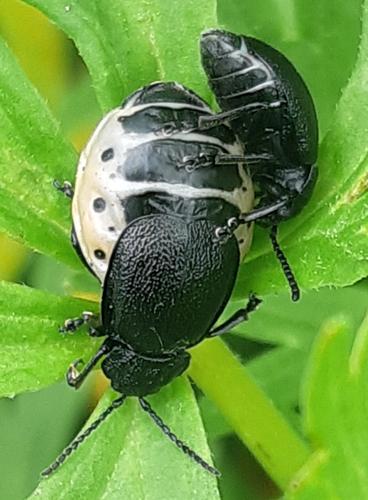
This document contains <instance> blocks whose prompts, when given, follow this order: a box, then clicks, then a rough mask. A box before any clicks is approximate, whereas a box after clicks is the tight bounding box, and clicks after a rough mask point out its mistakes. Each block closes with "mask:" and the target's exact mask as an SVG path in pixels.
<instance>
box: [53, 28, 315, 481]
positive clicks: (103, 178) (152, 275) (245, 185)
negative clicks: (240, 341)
mask: <svg viewBox="0 0 368 500" xmlns="http://www.w3.org/2000/svg"><path fill="white" fill-rule="evenodd" d="M232 37H233V38H232ZM239 39H240V43H241V45H240V46H239V47H235V46H234V44H233V46H231V44H232V43H233V42H234V40H235V42H234V43H235V44H237V43H238V40H239ZM229 40H230V42H229ZM242 40H243V39H242V38H241V37H236V36H235V35H231V34H225V35H224V33H223V32H220V31H211V32H209V34H205V35H204V36H203V38H202V44H201V48H202V59H203V63H204V67H205V70H206V71H207V74H208V76H209V78H210V83H211V86H212V87H213V89H214V91H215V93H216V97H217V99H218V101H219V103H220V105H221V106H223V108H224V110H225V111H224V112H222V113H220V114H217V115H214V114H213V113H212V111H211V109H210V108H209V107H208V105H207V104H206V103H204V101H203V100H202V99H200V98H199V97H198V96H197V95H196V94H194V93H193V92H191V91H190V90H188V89H186V88H184V87H183V86H181V85H179V84H177V83H174V82H169V83H165V82H158V83H153V84H151V85H149V86H147V87H144V88H143V89H140V90H138V91H137V92H135V93H134V94H132V95H131V96H130V97H129V98H128V99H127V100H126V101H125V102H124V104H123V106H122V107H121V108H118V109H115V110H113V111H111V112H110V113H109V114H108V115H107V116H106V117H105V118H104V119H103V120H102V122H101V123H100V124H99V125H98V127H97V129H96V131H95V132H94V134H93V136H92V138H91V139H90V141H89V143H88V144H87V146H86V148H85V150H84V151H83V152H82V154H81V158H80V162H79V165H78V171H77V179H76V185H75V193H73V188H72V186H71V184H70V183H68V182H66V183H64V185H63V186H62V185H60V184H59V183H58V182H55V186H56V187H57V188H58V189H60V190H61V191H63V192H64V193H65V194H66V195H67V196H69V197H72V198H73V208H72V212H73V230H72V242H73V245H74V246H75V248H76V250H77V252H78V253H79V255H80V257H81V258H82V260H83V261H84V262H85V264H86V265H87V267H88V268H89V269H90V270H91V271H92V272H93V273H94V274H95V275H96V276H97V277H98V278H99V280H100V281H101V284H102V286H103V295H102V303H101V316H100V318H95V317H94V316H93V315H92V314H91V313H84V314H83V315H82V316H81V317H80V318H75V319H71V320H67V321H66V322H65V325H64V327H62V328H61V330H62V331H64V332H65V331H74V330H75V329H76V328H78V327H79V326H81V325H82V324H84V323H89V324H90V326H89V332H90V334H91V335H97V336H105V337H106V339H105V341H104V342H103V343H102V345H101V347H100V349H99V350H98V352H97V353H96V354H95V356H94V357H93V358H92V359H91V360H90V361H89V362H88V363H87V364H86V365H85V366H84V368H83V370H82V371H81V372H79V371H78V369H77V366H78V364H79V363H80V361H77V362H75V363H73V364H72V365H71V367H70V369H69V370H68V372H67V381H68V383H69V384H70V385H71V386H73V387H76V388H77V387H79V386H80V384H81V383H82V382H83V380H84V379H85V377H86V376H87V375H88V373H89V372H90V371H91V370H92V368H93V367H94V366H95V365H96V364H97V363H98V362H99V361H100V360H101V359H103V361H102V370H103V372H104V374H105V375H106V376H107V377H108V378H109V379H110V380H111V385H112V387H113V388H114V389H115V390H116V391H117V392H120V393H121V394H122V395H121V396H120V397H119V398H118V399H116V400H115V401H114V402H113V403H112V405H111V406H110V407H109V408H107V410H105V411H104V412H103V413H102V414H101V415H100V417H99V418H98V419H97V420H96V421H95V422H94V423H93V424H92V425H91V426H90V427H89V428H88V429H87V430H86V431H85V432H84V433H82V434H81V435H80V436H79V437H77V438H76V439H75V440H74V441H73V443H72V444H71V445H70V446H68V447H67V448H66V449H65V450H64V451H63V452H62V454H61V455H60V456H59V457H58V458H57V460H56V461H55V462H54V463H53V464H52V465H51V466H50V467H48V468H47V469H46V470H45V471H44V472H43V475H45V476H47V475H49V474H50V473H52V472H53V471H54V470H55V469H57V468H58V467H59V466H60V465H61V464H62V463H63V462H64V460H65V459H66V458H67V457H68V456H69V455H70V453H71V452H72V451H74V450H75V449H76V448H77V447H78V446H79V445H80V443H82V441H83V440H84V439H85V438H86V437H87V436H88V435H89V434H90V433H91V432H92V431H93V430H94V429H96V428H97V427H98V425H100V424H101V423H102V422H103V420H104V419H105V418H106V417H107V416H108V415H109V414H110V413H111V412H112V411H113V410H114V409H116V408H118V407H119V406H121V405H122V404H123V402H124V400H125V398H126V397H127V396H136V397H138V398H139V402H140V404H141V407H142V408H143V410H145V411H146V412H147V413H148V414H149V415H150V416H151V417H152V419H153V421H154V422H155V423H156V424H157V425H158V426H159V428H160V429H161V430H162V431H163V432H164V434H166V436H167V437H168V438H169V439H171V440H172V441H173V442H174V443H175V444H176V445H177V446H178V447H179V448H180V449H181V450H182V451H183V452H184V453H186V454H187V455H189V456H190V457H191V458H192V459H194V460H195V461H196V462H197V463H199V464H200V465H201V466H203V467H204V468H205V469H206V470H208V471H209V472H212V473H214V474H219V473H218V471H217V470H216V469H215V468H214V467H212V466H211V465H209V464H207V463H206V462H205V461H204V460H203V459H202V458H201V457H199V456H198V455H197V454H196V453H195V452H194V451H193V450H191V449H190V448H189V447H188V446H187V445H186V444H185V443H183V442H182V441H180V440H179V439H178V438H177V437H176V436H175V434H173V433H172V432H171V430H170V429H169V428H168V427H167V426H166V425H165V424H164V423H163V421H162V420H161V419H160V417H159V416H158V415H157V414H156V413H155V412H154V410H153V409H152V407H151V406H150V404H149V403H148V401H147V400H146V399H145V398H144V396H146V395H148V394H152V393H154V392H156V391H158V390H159V389H160V388H161V387H163V386H164V385H166V384H168V383H169V382H170V381H171V380H172V379H173V378H175V377H176V376H178V375H180V374H181V373H183V371H184V370H185V369H186V368H187V366H188V364H189V360H190V356H189V354H188V352H187V349H188V348H190V347H192V346H193V345H196V344H198V343H199V342H201V341H202V340H203V339H205V338H208V337H213V336H216V335H220V334H223V333H225V332H227V331H229V330H230V329H231V328H232V327H233V326H235V325H236V324H237V323H239V322H240V321H244V320H246V319H247V317H248V315H249V313H250V312H251V311H253V310H254V309H256V307H257V306H258V304H259V303H260V300H259V299H258V298H256V297H255V296H254V295H251V297H250V299H249V302H248V304H247V306H246V307H245V308H244V309H240V310H239V311H237V312H236V313H235V314H234V315H233V316H231V317H230V318H229V319H228V320H227V321H226V322H225V323H223V324H222V325H220V326H217V327H214V324H215V322H216V320H217V319H218V317H219V316H220V314H221V312H222V311H223V309H224V307H225V305H226V303H227V301H228V300H229V297H230V294H231V292H232V289H233V286H234V282H235V278H236V274H237V271H238V267H239V263H240V260H241V258H242V257H243V256H244V255H245V253H246V251H247V249H248V248H249V245H250V243H251V238H252V222H253V221H254V220H257V221H258V220H259V221H262V220H263V221H264V222H265V224H266V225H272V227H275V225H276V224H278V223H279V222H280V221H281V220H283V219H286V218H288V217H290V216H291V215H293V214H294V213H296V212H297V211H298V210H299V208H301V205H302V204H303V202H304V203H305V202H306V201H307V198H308V196H309V191H311V189H312V184H313V182H314V181H312V180H310V181H308V179H311V178H312V177H313V175H314V174H310V175H309V177H308V175H307V174H306V173H305V172H306V171H307V167H306V163H307V162H306V158H305V157H303V154H301V157H300V158H299V157H298V154H299V153H300V151H299V150H298V147H297V145H295V151H299V153H298V154H297V153H296V152H295V151H294V152H292V153H290V159H291V160H295V161H296V160H299V159H300V164H298V165H301V168H302V170H300V169H299V170H298V165H294V166H292V165H291V163H290V162H289V161H286V160H288V157H287V153H288V149H287V148H288V145H289V143H292V139H293V137H294V139H295V140H297V141H299V140H300V141H301V140H302V139H303V138H301V137H300V130H299V128H298V127H299V125H298V123H299V122H298V123H296V122H297V121H298V120H297V118H296V117H295V113H294V112H295V108H294V107H293V103H294V102H295V99H299V101H300V102H299V104H300V106H299V108H298V113H299V115H302V114H303V113H306V114H308V113H310V107H309V105H310V102H309V101H308V100H307V101H305V86H304V84H303V85H300V81H301V79H300V77H299V76H298V77H296V76H295V75H297V73H296V71H295V70H294V69H293V68H292V66H291V65H290V63H289V62H288V61H287V60H286V59H285V58H283V56H280V55H279V53H276V54H277V57H276V56H275V53H274V52H272V50H271V51H270V52H269V53H268V52H267V57H268V59H267V63H266V59H265V58H264V57H263V50H264V47H265V45H264V44H261V42H259V43H260V45H259V47H260V54H259V57H258V59H257V53H256V52H255V49H254V47H252V52H250V51H249V48H246V50H245V49H244V43H243V41H242ZM246 40H248V39H246ZM256 46H257V45H256ZM248 52H249V53H251V54H252V57H253V59H252V58H251V59H250V63H249V58H248V59H247V57H248V56H247V54H248ZM234 55H235V56H236V57H235V58H234ZM280 57H281V59H280ZM273 58H274V59H273ZM234 61H235V63H234ZM239 61H240V62H239ZM285 61H286V62H285ZM234 64H235V67H234ZM242 64H243V66H242ZM278 65H280V66H282V65H286V66H287V68H288V71H289V70H290V71H289V76H290V81H289V80H288V81H287V74H288V73H287V72H286V73H284V72H283V71H279V70H278V68H279V66H278ZM259 67H260V68H261V70H262V71H263V72H264V71H265V68H266V67H267V71H268V72H270V71H271V70H272V71H273V73H272V82H273V83H274V85H271V83H270V82H268V81H267V82H263V81H260V78H261V76H260V75H261V73H262V71H261V73H260V72H258V69H259ZM290 68H291V69H290ZM216 71H217V72H219V74H216ZM253 73H254V74H253ZM262 74H263V73H262ZM267 74H268V73H267ZM238 75H240V76H242V75H243V76H244V75H245V79H244V78H243V76H242V77H241V78H240V79H238V78H237V76H238ZM234 77H235V79H234ZM220 80H224V81H225V82H227V84H224V85H222V84H221V85H220V88H224V89H225V91H227V97H225V99H228V97H229V96H230V97H231V96H233V97H241V100H240V101H236V104H233V103H232V104H231V105H230V106H229V107H228V108H226V107H225V105H223V102H222V100H221V99H222V97H223V96H222V94H221V92H222V90H221V91H220V90H218V81H220ZM214 82H215V83H214ZM242 85H243V86H244V88H243V87H242ZM266 87H267V88H268V87H270V88H271V87H272V89H273V90H272V91H271V94H270V95H268V94H264V92H263V91H264V89H265V88H266ZM286 87H288V88H289V90H290V92H291V93H293V92H294V94H295V96H294V97H295V99H294V98H293V99H291V100H290V101H288V100H287V99H286V97H289V96H290V95H288V96H286V97H285V95H284V94H283V93H282V91H280V89H281V90H282V89H285V88H286ZM275 89H276V90H275ZM244 95H247V96H248V95H250V101H249V100H248V98H247V100H246V102H245V101H244V102H243V100H242V99H243V97H244ZM308 95H309V94H308ZM270 96H272V98H271V97H270ZM275 99H276V101H277V102H279V103H280V104H278V105H277V106H275V105H274V103H275V102H276V101H275ZM285 99H286V100H285ZM231 102H232V101H231ZM252 102H253V105H254V109H253V108H252ZM262 102H263V103H264V106H263V105H261V104H262ZM303 103H304V104H303ZM303 106H304V107H303ZM280 107H281V109H282V117H283V118H282V119H281V121H280V116H279V110H280ZM250 109H252V111H251V114H250V115H249V113H250ZM313 109H314V108H313ZM265 110H267V111H269V115H270V120H271V122H272V126H271V127H270V131H269V132H268V130H266V129H267V127H266V122H267V119H268V118H267V117H268V113H266V114H265V113H264V112H265ZM258 113H260V114H259V116H258ZM273 113H277V116H276V115H274V114H273ZM249 116H250V117H251V119H250V122H249V126H248V120H249ZM299 119H300V120H301V121H303V118H302V117H301V116H299ZM239 120H240V121H239ZM272 120H274V121H275V123H273V121H272ZM283 120H284V121H283ZM285 120H286V121H285ZM306 120H307V121H308V123H309V122H310V119H309V118H307V119H306ZM244 123H245V124H246V125H244ZM315 125H316V124H315ZM293 126H294V128H293ZM312 128H313V127H312ZM286 132H289V135H287V134H286V136H287V140H285V133H286ZM252 133H254V134H255V135H257V134H258V136H257V137H258V138H259V140H260V141H261V143H262V148H263V149H262V152H258V150H257V149H256V145H257V144H258V142H257V140H256V137H252ZM305 133H306V136H305V137H304V139H305V140H307V141H308V140H310V141H311V143H312V142H313V141H314V140H315V138H316V135H313V134H315V130H313V131H311V130H309V129H305ZM269 136H270V141H269V140H268V137H269ZM279 137H281V138H283V139H282V140H279V139H278V138H279ZM248 141H249V145H250V148H248ZM275 144H276V146H275V148H274V145H275ZM302 149H303V148H302ZM263 150H264V151H263ZM248 151H250V152H249V153H248ZM281 153H282V154H283V155H284V156H282V154H281ZM311 156H313V154H312V155H311ZM271 158H272V161H273V160H277V161H276V162H275V163H274V170H272V165H273V163H272V161H271ZM253 160H254V161H253ZM248 163H249V164H250V168H252V167H253V165H254V163H255V164H256V165H257V167H259V168H258V169H257V170H255V173H252V175H250V174H249V171H248ZM313 165H314V163H313ZM294 167H295V168H294ZM303 169H304V170H303ZM311 169H312V171H314V170H313V169H315V167H310V168H309V170H311ZM290 172H291V173H290ZM299 172H301V174H300V176H299V177H298V175H297V174H299ZM303 175H304V177H306V178H307V180H306V181H305V179H304V177H303ZM252 177H253V178H254V179H255V181H256V183H257V185H258V189H259V190H260V207H258V208H257V207H256V208H255V209H253V205H254V192H253V182H252ZM300 179H302V181H301V180H300ZM303 179H304V180H303ZM273 180H274V184H275V187H274V189H273V188H272V183H273ZM308 182H309V184H308ZM308 186H310V188H308ZM298 196H299V199H297V201H296V202H295V199H296V198H298ZM298 207H299V208H298ZM286 209H287V211H286V212H285V210H286ZM272 241H273V244H274V248H275V250H276V254H277V256H278V257H279V260H280V261H281V263H282V265H283V268H284V270H285V272H286V275H287V277H288V279H289V282H290V283H291V285H292V289H293V295H294V298H296V292H297V291H298V290H297V288H296V284H295V283H294V278H293V275H292V273H291V271H290V269H289V267H288V264H287V262H286V259H285V257H284V255H283V253H282V252H281V250H280V249H279V247H278V245H277V242H276V236H275V231H272ZM188 317H191V318H193V321H191V322H188Z"/></svg>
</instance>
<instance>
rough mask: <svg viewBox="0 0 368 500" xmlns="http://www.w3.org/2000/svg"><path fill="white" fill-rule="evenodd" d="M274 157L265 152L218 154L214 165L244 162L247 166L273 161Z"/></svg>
mask: <svg viewBox="0 0 368 500" xmlns="http://www.w3.org/2000/svg"><path fill="white" fill-rule="evenodd" d="M274 161H275V158H274V157H273V156H272V155H270V154H267V153H264V154H250V155H231V154H223V155H222V154H219V155H217V156H216V159H215V164H216V165H234V163H235V164H236V163H245V164H246V165H247V166H253V165H256V166H257V165H259V164H264V163H273V162H274Z"/></svg>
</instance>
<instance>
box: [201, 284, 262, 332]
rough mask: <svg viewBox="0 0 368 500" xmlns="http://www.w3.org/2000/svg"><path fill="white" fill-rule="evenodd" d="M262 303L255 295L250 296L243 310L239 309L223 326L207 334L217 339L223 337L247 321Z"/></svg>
mask: <svg viewBox="0 0 368 500" xmlns="http://www.w3.org/2000/svg"><path fill="white" fill-rule="evenodd" d="M261 303H262V300H261V299H259V298H258V297H257V296H256V295H255V294H254V293H251V294H250V295H249V299H248V303H247V305H246V306H245V307H243V308H242V309H238V310H237V311H235V313H234V314H232V315H231V316H230V318H228V319H227V320H226V321H224V322H223V323H222V324H221V325H219V326H217V327H216V328H212V330H210V331H209V332H208V334H207V337H209V338H211V337H217V336H218V335H222V334H223V333H226V332H228V331H230V330H231V329H232V328H234V327H235V326H236V325H238V324H239V323H242V322H243V321H247V320H248V317H249V314H250V313H251V312H253V311H255V310H256V309H257V307H258V306H259V304H261Z"/></svg>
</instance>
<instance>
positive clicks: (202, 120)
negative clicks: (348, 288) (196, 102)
mask: <svg viewBox="0 0 368 500" xmlns="http://www.w3.org/2000/svg"><path fill="white" fill-rule="evenodd" d="M280 106H281V101H273V102H268V103H265V102H252V103H250V104H245V105H244V106H240V107H239V108H234V109H230V110H229V111H224V112H223V113H217V114H216V115H202V116H200V117H199V120H198V127H199V128H200V129H201V130H207V129H209V128H212V127H216V126H217V125H221V124H222V123H223V122H224V121H231V120H236V119H237V118H239V117H241V116H242V115H243V114H244V113H255V112H257V111H260V110H265V109H272V108H279V107H280Z"/></svg>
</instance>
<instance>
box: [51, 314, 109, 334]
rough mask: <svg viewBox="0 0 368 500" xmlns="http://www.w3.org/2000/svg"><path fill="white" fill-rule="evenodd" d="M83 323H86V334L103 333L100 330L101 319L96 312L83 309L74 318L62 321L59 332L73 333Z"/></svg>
mask: <svg viewBox="0 0 368 500" xmlns="http://www.w3.org/2000/svg"><path fill="white" fill-rule="evenodd" d="M83 325H88V334H89V335H90V336H91V337H103V336H104V335H105V333H104V331H103V330H102V326H101V321H100V318H99V316H97V314H93V313H91V312H89V311H84V312H83V313H82V314H81V315H80V316H78V317H76V318H70V319H67V320H65V321H64V325H63V326H61V327H60V328H59V332H60V333H73V332H75V331H76V330H78V328H80V327H81V326H83Z"/></svg>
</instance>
